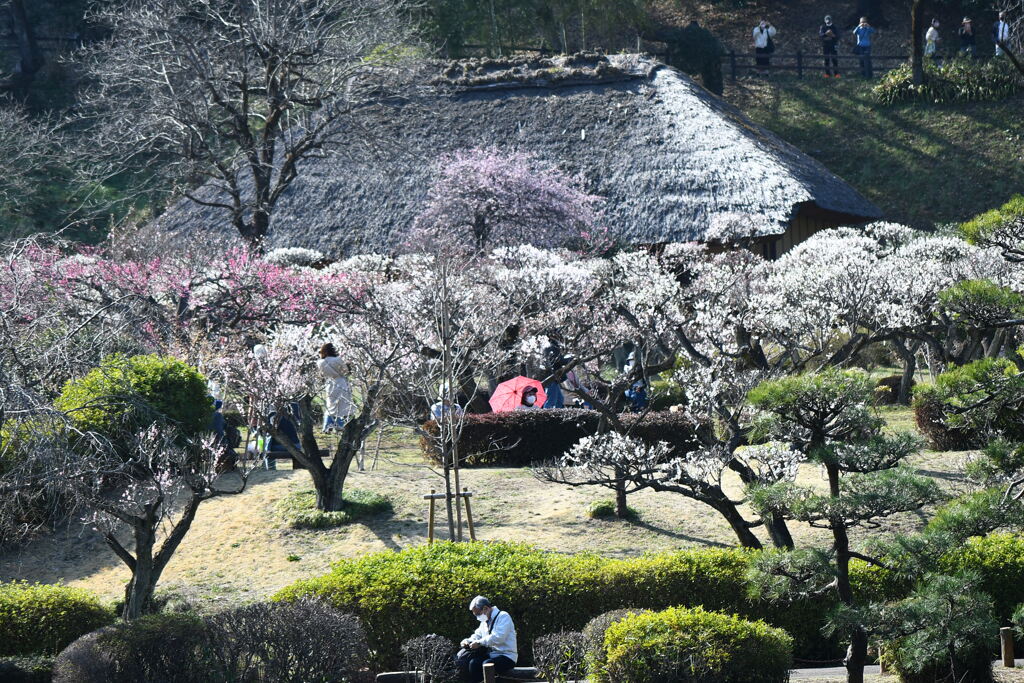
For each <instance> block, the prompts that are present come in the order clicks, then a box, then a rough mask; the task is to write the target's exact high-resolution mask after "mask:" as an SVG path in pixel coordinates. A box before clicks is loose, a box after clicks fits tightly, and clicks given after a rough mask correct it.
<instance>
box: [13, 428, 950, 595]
mask: <svg viewBox="0 0 1024 683" xmlns="http://www.w3.org/2000/svg"><path fill="white" fill-rule="evenodd" d="M883 415H884V416H885V417H886V419H887V420H888V421H889V422H890V424H891V425H892V426H893V427H894V428H897V429H912V428H913V420H912V416H911V415H910V411H909V410H908V409H907V408H887V409H885V410H884V411H883ZM372 441H373V440H372V439H371V442H372ZM414 444H415V441H414V440H413V439H412V438H411V437H410V436H409V435H407V434H403V433H394V432H389V434H388V435H387V436H386V438H385V442H384V446H385V454H384V455H382V457H381V459H380V461H379V462H378V466H377V468H376V469H372V470H371V469H367V471H364V472H359V471H356V469H355V467H354V466H353V471H352V473H351V475H350V477H349V481H348V484H347V486H348V487H350V488H358V489H363V490H367V491H372V492H374V493H378V494H383V495H385V496H387V497H388V498H389V499H390V501H391V503H392V505H393V508H394V512H393V513H392V514H386V513H385V514H380V515H376V516H371V517H369V518H366V519H362V520H359V521H357V522H355V523H352V524H349V525H346V526H343V527H340V528H332V529H293V528H290V527H289V526H288V524H287V523H286V522H285V520H284V519H282V518H281V517H280V515H279V514H278V513H277V512H276V510H275V508H276V506H277V503H278V502H279V501H281V500H282V499H285V498H286V497H288V496H289V495H292V494H294V493H296V492H298V491H301V490H305V489H310V488H311V483H310V479H309V475H308V474H307V473H306V472H304V471H301V470H299V471H294V470H291V469H290V468H289V465H288V464H286V463H285V462H279V463H278V466H279V467H281V468H282V469H278V470H276V471H269V472H268V471H264V470H260V471H258V472H257V473H256V474H255V475H254V477H253V478H252V480H251V482H250V485H249V488H248V489H247V490H246V492H245V493H243V494H241V495H238V496H226V497H223V498H218V499H215V500H213V501H210V502H208V503H205V504H203V506H202V507H201V508H200V511H199V514H198V516H197V518H196V521H195V523H194V524H193V527H192V529H191V531H190V532H189V534H188V536H186V538H185V540H184V542H183V543H182V545H181V547H180V549H179V550H178V552H177V554H176V555H175V556H174V558H173V559H172V560H171V563H170V565H168V567H167V570H166V571H165V573H164V576H163V578H162V580H161V583H160V589H159V590H163V591H174V592H177V593H180V594H183V595H184V596H186V597H191V598H192V599H194V600H196V601H197V602H198V603H199V604H198V606H199V607H200V608H201V609H204V610H216V609H219V608H220V607H223V606H225V605H232V604H239V603H245V602H249V601H252V600H257V599H260V598H264V597H266V596H267V595H269V594H271V593H273V592H274V591H276V590H278V589H279V588H282V587H284V586H286V585H288V584H290V583H292V582H294V581H296V580H297V579H300V578H306V577H311V576H316V575H319V574H322V573H324V572H326V571H327V570H328V569H329V568H330V565H331V563H332V562H333V561H335V560H337V559H339V558H344V557H356V556H360V555H363V554H365V553H369V552H375V551H381V550H387V549H401V548H407V547H410V546H415V545H419V544H422V543H424V542H426V536H427V525H426V516H427V515H426V512H427V509H426V502H425V501H424V500H422V497H421V496H422V495H423V494H424V493H427V492H429V490H430V489H438V490H441V489H442V481H441V479H440V477H439V476H438V475H437V474H435V473H434V472H433V471H432V470H431V469H430V468H428V467H427V465H426V464H425V463H424V461H423V459H422V458H421V456H420V454H419V452H418V449H417V448H416V447H415V445H414ZM962 456H963V454H962V453H934V452H924V453H921V454H920V455H918V456H915V457H914V459H913V460H912V464H913V465H914V466H915V467H917V468H918V469H919V470H921V471H922V472H924V473H925V474H927V475H929V476H932V477H934V478H935V479H936V480H937V481H939V482H940V484H941V485H942V486H943V487H944V488H946V489H947V490H950V491H956V490H958V489H959V488H960V487H961V485H962V481H961V479H960V477H959V475H958V468H959V467H960V464H961V462H962V459H963V458H962ZM371 460H372V458H369V459H368V460H367V467H368V468H369V467H370V462H371ZM800 481H801V482H802V483H805V484H808V485H811V486H820V487H825V486H826V482H825V481H824V480H823V478H822V475H821V472H820V469H819V468H818V467H816V466H813V465H808V466H805V467H804V468H803V470H802V472H801V473H800ZM463 483H464V484H465V485H466V486H468V487H469V488H470V489H471V490H472V491H473V492H474V494H475V495H474V498H473V517H474V519H475V520H476V522H477V536H478V538H479V539H481V540H509V541H521V542H527V543H531V544H534V545H536V546H539V547H541V548H546V549H550V550H554V551H558V552H567V553H572V552H583V551H592V552H599V553H600V554H602V555H607V556H611V557H626V556H633V555H639V554H641V553H644V552H647V551H658V550H667V549H673V548H681V547H691V546H706V545H712V546H728V545H733V544H735V537H734V536H733V534H732V531H731V530H730V529H729V527H728V525H727V524H726V522H725V521H724V520H723V519H722V518H721V517H720V516H719V515H718V514H717V513H715V512H713V511H712V510H711V509H710V508H708V507H706V506H704V505H701V504H699V503H696V502H694V501H692V500H689V499H686V498H683V497H682V496H679V495H676V494H671V493H654V492H650V491H644V492H640V493H636V494H632V495H630V497H629V504H630V506H631V507H633V508H635V509H636V510H637V512H638V513H639V519H638V520H636V521H631V522H627V521H618V520H614V519H613V520H601V519H590V518H589V517H588V516H587V508H588V507H589V506H590V505H591V504H592V503H593V502H594V501H597V500H601V499H608V498H610V497H611V492H610V491H607V490H606V489H602V488H597V487H584V488H570V487H566V486H561V485H556V484H550V483H547V482H542V481H539V480H537V479H536V478H534V476H533V475H532V473H531V472H530V470H529V469H527V468H504V467H494V468H482V469H471V470H464V471H463ZM726 486H727V489H728V490H729V491H730V492H731V494H732V495H735V496H737V497H739V496H740V495H741V489H740V485H739V482H738V481H736V480H733V479H727V480H726ZM748 514H749V511H748ZM438 517H439V519H443V518H442V513H440V512H439V515H438ZM926 519H927V515H926V513H913V514H905V515H899V516H896V517H894V518H891V519H890V520H887V522H886V526H885V528H886V529H900V530H909V529H913V528H916V527H919V526H920V525H921V524H922V523H923V522H924V521H925V520H926ZM441 524H442V525H443V522H441ZM791 529H792V531H793V535H794V537H795V538H796V542H797V544H799V545H807V544H811V543H827V542H828V537H827V535H826V532H824V531H823V530H814V529H810V528H808V527H807V526H805V525H801V524H796V523H794V524H792V525H791ZM436 533H437V537H439V538H445V537H446V536H447V530H446V529H445V528H443V527H442V528H438V529H437V532H436ZM756 533H757V535H758V536H759V537H760V538H762V540H763V541H764V542H765V543H767V542H768V541H767V536H766V534H765V533H764V531H763V530H762V529H757V530H756ZM867 533H877V532H868V531H864V530H854V532H852V534H851V535H852V536H853V537H854V539H855V540H857V539H858V538H860V539H862V538H863V537H864V535H865V534H867ZM127 578H128V572H127V569H126V568H125V567H124V566H123V565H122V564H121V563H120V561H119V560H118V559H117V558H116V557H115V556H114V554H113V553H112V552H111V551H110V550H109V549H108V548H107V547H106V546H105V545H104V544H103V543H102V542H101V541H100V540H99V539H98V538H97V537H96V535H95V534H94V533H92V532H90V531H88V530H82V528H81V527H77V526H76V527H73V528H70V529H63V530H60V531H58V532H56V533H53V534H49V535H47V536H45V537H42V538H40V539H38V540H37V541H35V542H33V543H31V544H29V545H28V546H26V547H24V548H22V549H20V550H18V551H12V552H8V553H6V554H5V555H3V556H0V581H8V580H11V579H28V580H31V581H43V582H48V583H51V582H56V581H64V582H65V583H68V584H70V585H74V586H82V587H85V588H89V589H91V590H94V591H96V592H98V593H99V594H101V595H102V596H104V597H105V598H108V599H113V598H117V597H119V596H120V595H121V593H122V591H123V586H124V583H125V581H126V580H127Z"/></svg>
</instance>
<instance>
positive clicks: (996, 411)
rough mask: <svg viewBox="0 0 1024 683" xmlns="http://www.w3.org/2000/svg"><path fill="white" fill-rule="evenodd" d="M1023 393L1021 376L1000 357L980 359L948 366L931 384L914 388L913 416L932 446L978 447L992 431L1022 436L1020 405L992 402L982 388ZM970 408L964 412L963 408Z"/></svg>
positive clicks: (1023, 417)
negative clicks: (959, 365) (996, 386)
mask: <svg viewBox="0 0 1024 683" xmlns="http://www.w3.org/2000/svg"><path fill="white" fill-rule="evenodd" d="M995 384H999V385H1000V387H1001V389H1000V391H1002V392H1004V393H1006V394H1009V392H1011V391H1016V392H1017V393H1019V394H1024V374H1022V373H1020V372H1018V370H1017V367H1016V366H1015V365H1014V364H1013V363H1012V362H1011V361H1009V360H1007V359H1005V358H1001V359H994V358H985V359H982V360H977V361H974V362H972V363H968V364H966V365H963V366H961V367H958V368H950V369H949V370H947V371H945V372H943V373H942V374H941V375H939V376H938V377H937V378H936V379H935V383H934V384H923V385H918V386H916V387H914V402H913V406H914V419H915V421H916V423H917V428H918V430H919V431H920V432H921V433H922V434H924V436H925V437H926V438H927V439H928V441H929V445H930V446H931V447H932V448H934V449H935V450H943V451H945V450H964V449H968V448H980V447H981V446H984V445H985V443H987V442H988V441H989V439H990V438H992V436H993V432H998V433H1000V434H1002V435H1004V436H1006V437H1007V438H1010V439H1022V438H1024V407H1022V406H1021V405H1020V402H1019V401H1003V400H1000V401H991V402H985V401H982V399H986V398H987V394H986V393H985V391H984V388H985V387H987V386H993V385H995ZM967 406H975V407H974V408H972V410H970V411H969V412H963V411H962V409H963V408H965V407H967Z"/></svg>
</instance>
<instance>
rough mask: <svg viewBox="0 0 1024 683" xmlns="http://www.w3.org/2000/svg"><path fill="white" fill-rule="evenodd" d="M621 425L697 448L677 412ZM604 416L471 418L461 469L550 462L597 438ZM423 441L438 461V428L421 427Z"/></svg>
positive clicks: (627, 418) (629, 417)
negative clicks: (578, 445) (585, 438)
mask: <svg viewBox="0 0 1024 683" xmlns="http://www.w3.org/2000/svg"><path fill="white" fill-rule="evenodd" d="M620 417H621V419H622V422H623V424H624V425H625V426H626V427H627V428H628V429H630V430H631V433H632V434H633V435H634V436H636V437H638V438H640V439H643V440H644V441H648V442H656V441H665V442H667V443H668V444H669V445H671V446H672V447H673V451H674V453H675V454H678V455H684V454H686V453H689V452H690V451H693V450H695V449H696V448H697V441H696V439H695V437H694V432H693V425H692V424H691V423H690V422H689V421H688V420H686V419H685V418H684V417H683V416H682V415H680V414H678V413H670V412H651V413H647V414H646V415H642V416H641V414H633V413H624V414H622V415H621V416H620ZM599 418H600V415H599V414H598V413H597V412H596V411H593V410H577V409H569V408H567V409H564V410H523V411H518V412H512V413H487V414H485V415H467V416H466V418H465V423H464V425H463V428H462V436H461V437H460V438H459V451H460V455H461V456H462V458H463V461H462V462H463V464H464V465H466V466H469V467H472V466H475V465H505V466H508V467H519V466H525V465H529V464H530V463H533V462H540V461H544V460H552V459H554V458H557V457H559V456H561V455H562V454H563V453H565V452H566V451H568V450H569V449H570V448H572V447H573V446H574V445H575V444H576V442H577V441H579V440H580V439H581V438H583V437H585V436H590V435H592V434H596V433H597V426H598V421H599ZM423 430H424V432H426V435H425V436H422V437H421V438H420V447H421V449H422V450H423V453H424V455H425V456H426V457H427V458H428V459H430V460H432V461H434V462H437V463H439V462H440V453H439V452H438V451H437V449H436V447H435V441H434V438H435V437H436V435H437V423H436V422H434V421H433V420H431V421H429V422H427V423H426V424H424V425H423Z"/></svg>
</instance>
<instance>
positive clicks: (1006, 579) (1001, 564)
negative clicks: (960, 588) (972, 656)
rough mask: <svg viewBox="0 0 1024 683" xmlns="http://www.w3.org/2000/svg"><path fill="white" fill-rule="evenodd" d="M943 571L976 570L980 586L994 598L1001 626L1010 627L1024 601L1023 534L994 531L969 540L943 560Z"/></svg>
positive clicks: (941, 563) (945, 572)
mask: <svg viewBox="0 0 1024 683" xmlns="http://www.w3.org/2000/svg"><path fill="white" fill-rule="evenodd" d="M940 567H941V570H942V573H944V574H956V573H960V572H968V571H970V572H976V573H978V574H980V575H981V586H979V588H980V589H981V590H982V591H984V592H985V593H988V594H989V595H990V596H991V597H992V601H993V603H994V607H995V616H996V619H998V620H999V623H1000V625H1002V626H1009V625H1010V623H1011V618H1012V616H1013V611H1014V610H1015V609H1016V608H1017V606H1018V605H1020V604H1021V603H1022V602H1024V536H1022V535H1019V534H991V535H989V536H984V537H975V538H972V539H970V540H969V541H968V542H967V543H965V544H964V545H963V546H961V547H959V548H957V549H956V550H955V551H954V552H952V553H950V554H948V555H946V556H945V557H943V558H942V560H941V562H940Z"/></svg>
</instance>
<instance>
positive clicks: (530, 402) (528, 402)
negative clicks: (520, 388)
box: [526, 396, 537, 406]
mask: <svg viewBox="0 0 1024 683" xmlns="http://www.w3.org/2000/svg"><path fill="white" fill-rule="evenodd" d="M536 402H537V397H536V396H527V397H526V405H528V406H532V405H533V404H534V403H536Z"/></svg>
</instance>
